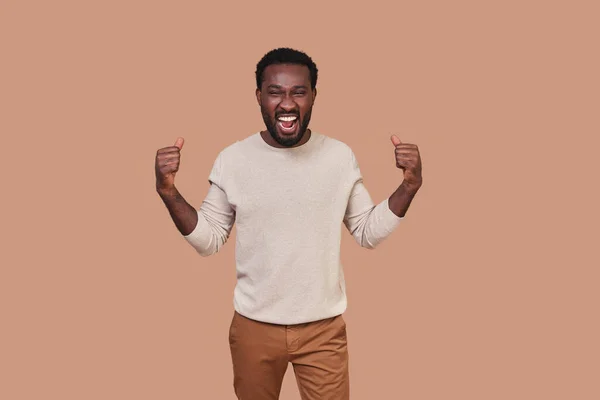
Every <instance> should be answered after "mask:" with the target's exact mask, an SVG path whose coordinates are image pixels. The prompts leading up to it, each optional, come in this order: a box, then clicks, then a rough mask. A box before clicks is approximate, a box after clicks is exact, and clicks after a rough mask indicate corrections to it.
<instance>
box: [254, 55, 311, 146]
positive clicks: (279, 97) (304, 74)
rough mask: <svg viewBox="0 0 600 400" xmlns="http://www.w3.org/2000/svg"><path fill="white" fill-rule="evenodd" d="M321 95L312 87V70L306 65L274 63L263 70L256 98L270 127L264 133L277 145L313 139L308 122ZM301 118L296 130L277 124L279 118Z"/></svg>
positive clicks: (269, 140)
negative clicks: (286, 129)
mask: <svg viewBox="0 0 600 400" xmlns="http://www.w3.org/2000/svg"><path fill="white" fill-rule="evenodd" d="M316 96H317V90H316V88H314V89H313V88H312V87H311V82H310V71H309V70H308V67H306V66H304V65H294V64H274V65H269V66H268V67H267V68H265V70H264V72H263V81H262V83H261V87H260V89H256V100H257V101H258V105H259V106H260V111H261V114H262V117H263V121H264V122H265V126H266V127H267V130H266V131H262V132H261V136H262V138H263V140H264V141H265V142H267V144H269V145H271V146H273V147H279V148H282V147H295V146H301V145H303V144H304V143H306V142H307V141H308V139H310V130H308V129H307V128H308V124H309V123H310V117H311V114H312V108H313V105H314V103H315V98H316ZM280 115H287V116H289V115H295V116H297V117H298V120H297V121H298V122H296V129H295V132H293V133H291V134H290V133H284V132H283V131H282V130H280V129H279V128H278V127H277V124H276V122H277V117H278V116H280Z"/></svg>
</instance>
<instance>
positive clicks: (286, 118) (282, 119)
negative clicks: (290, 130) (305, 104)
mask: <svg viewBox="0 0 600 400" xmlns="http://www.w3.org/2000/svg"><path fill="white" fill-rule="evenodd" d="M278 119H279V120H280V121H287V122H289V121H295V120H296V117H279V118H278Z"/></svg>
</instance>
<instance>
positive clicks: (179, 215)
mask: <svg viewBox="0 0 600 400" xmlns="http://www.w3.org/2000/svg"><path fill="white" fill-rule="evenodd" d="M157 192H158V195H159V196H160V198H161V199H162V201H163V202H164V203H165V206H166V207H167V209H168V210H169V214H170V215H171V218H172V219H173V222H174V223H175V226H176V227H177V229H178V230H179V232H180V233H181V234H182V235H189V234H190V233H191V232H192V231H193V230H194V228H195V227H196V225H197V224H198V212H197V211H196V209H195V208H194V207H192V206H191V205H190V204H189V203H188V202H187V201H186V200H185V199H184V198H183V196H182V195H181V193H179V191H178V190H177V188H175V187H174V186H173V188H172V189H169V190H164V189H157Z"/></svg>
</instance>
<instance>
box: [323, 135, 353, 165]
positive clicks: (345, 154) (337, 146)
mask: <svg viewBox="0 0 600 400" xmlns="http://www.w3.org/2000/svg"><path fill="white" fill-rule="evenodd" d="M319 136H320V137H321V140H322V141H323V147H324V148H326V149H327V152H328V153H329V154H334V155H337V156H338V157H340V158H341V159H345V160H350V161H352V160H353V159H354V152H353V151H352V148H351V147H350V146H349V145H348V144H347V143H345V142H343V141H342V140H340V139H336V138H334V137H331V136H326V135H323V134H319Z"/></svg>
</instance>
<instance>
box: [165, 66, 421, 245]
mask: <svg viewBox="0 0 600 400" xmlns="http://www.w3.org/2000/svg"><path fill="white" fill-rule="evenodd" d="M316 95H317V90H316V88H312V87H311V83H310V72H309V70H308V68H307V67H306V66H303V65H293V64H275V65H270V66H268V67H267V68H265V71H264V74H263V81H262V83H261V88H260V89H257V90H256V100H257V101H258V104H259V106H260V110H261V114H262V116H263V121H264V122H265V126H266V127H267V129H266V130H264V131H262V132H261V136H262V138H263V140H264V141H265V142H266V143H267V144H269V145H271V146H273V147H278V148H285V147H296V146H301V145H303V144H304V143H306V142H307V141H308V140H309V139H310V135H311V131H310V129H308V125H309V123H310V117H311V114H312V108H313V105H314V102H315V98H316ZM280 115H295V116H297V117H298V119H297V121H298V122H297V123H296V128H295V130H294V132H291V133H284V132H282V131H281V130H280V129H279V127H277V124H276V121H277V117H278V116H280ZM390 139H391V141H392V145H393V147H394V162H395V164H396V167H397V168H399V169H400V170H402V173H403V180H402V183H401V184H400V185H399V186H398V188H397V189H396V190H395V191H394V192H393V193H392V194H391V196H390V197H389V198H388V204H389V207H390V210H391V211H392V212H393V213H394V214H396V215H397V216H399V217H403V216H404V215H405V214H406V212H407V210H408V208H409V206H410V204H411V202H412V200H413V198H414V196H415V195H416V194H417V192H418V190H419V189H420V187H421V185H422V183H423V178H422V175H421V156H420V153H419V148H418V147H417V146H416V145H414V144H410V143H403V142H402V141H401V140H400V139H399V138H398V137H397V136H395V135H393V136H392V137H391V138H390ZM183 143H184V140H183V138H181V137H180V138H177V141H176V142H175V144H174V145H173V146H168V147H163V148H161V149H159V150H158V151H157V152H156V160H155V174H156V191H157V192H158V194H159V196H160V198H161V199H162V200H163V202H164V204H165V206H166V207H167V209H168V210H169V214H170V215H171V218H172V219H173V222H174V223H175V226H176V227H177V229H178V230H179V232H180V233H181V234H183V235H188V234H190V233H191V232H192V231H193V230H194V228H195V227H196V224H197V222H198V214H197V211H196V209H195V208H194V207H192V206H191V205H190V204H189V203H188V202H187V201H186V200H185V199H184V198H183V196H182V195H181V194H180V193H179V191H178V190H177V188H176V187H175V175H176V173H177V171H178V170H179V165H180V162H181V149H182V148H183Z"/></svg>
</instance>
